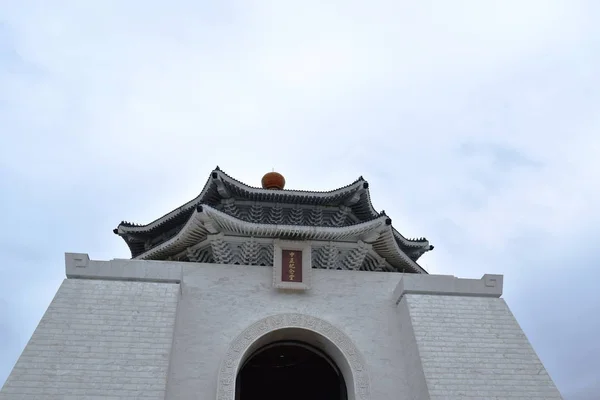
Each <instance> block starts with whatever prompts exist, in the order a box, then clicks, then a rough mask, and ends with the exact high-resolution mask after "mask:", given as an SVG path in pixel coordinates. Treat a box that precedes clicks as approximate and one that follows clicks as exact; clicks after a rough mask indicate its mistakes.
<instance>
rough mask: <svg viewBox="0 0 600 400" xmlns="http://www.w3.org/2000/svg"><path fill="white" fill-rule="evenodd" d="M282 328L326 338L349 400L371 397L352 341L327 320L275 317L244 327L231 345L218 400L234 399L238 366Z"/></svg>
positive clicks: (364, 365) (220, 378) (366, 374)
mask: <svg viewBox="0 0 600 400" xmlns="http://www.w3.org/2000/svg"><path fill="white" fill-rule="evenodd" d="M283 329H300V330H305V331H310V332H312V333H314V334H316V335H315V336H317V337H318V336H320V337H321V338H323V339H325V341H326V342H328V343H329V345H331V346H333V347H334V348H335V349H336V351H335V352H336V353H338V354H329V356H330V357H331V358H332V359H333V360H334V361H335V362H336V363H337V364H338V367H339V368H340V370H341V371H342V373H343V374H344V379H345V381H346V384H347V385H348V398H349V399H355V400H368V399H369V398H370V385H369V376H368V373H367V368H366V364H365V361H364V358H363V357H362V355H361V353H360V351H359V350H358V349H357V348H356V346H355V345H354V343H353V342H352V340H351V339H350V338H349V337H348V335H346V334H345V333H344V332H342V331H341V330H340V329H338V328H336V327H335V326H333V325H332V324H330V323H329V322H327V321H324V320H322V319H320V318H316V317H313V316H310V315H306V314H276V315H271V316H269V317H266V318H263V319H261V320H260V321H257V322H255V323H254V324H252V325H250V326H249V327H248V328H246V329H245V330H244V331H243V332H242V333H241V334H240V335H238V336H237V337H236V338H235V340H234V341H233V342H232V343H231V345H230V347H229V349H228V350H227V353H226V355H225V358H224V359H223V361H222V362H221V366H220V368H219V377H218V383H217V400H234V399H235V380H236V376H237V373H238V371H239V368H240V365H241V364H242V363H243V362H244V359H245V358H246V357H248V356H249V354H248V353H251V352H252V349H251V347H252V346H253V345H254V344H256V343H257V341H258V340H259V339H261V338H262V337H264V336H265V335H268V334H270V333H275V332H277V331H280V330H283Z"/></svg>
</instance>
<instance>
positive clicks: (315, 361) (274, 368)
mask: <svg viewBox="0 0 600 400" xmlns="http://www.w3.org/2000/svg"><path fill="white" fill-rule="evenodd" d="M235 397H236V399H237V400H276V399H277V400H280V399H286V400H300V399H302V400H306V399H311V400H347V399H348V396H347V393H346V383H345V382H344V377H343V375H342V373H341V372H340V370H339V369H338V367H337V366H336V365H335V363H334V362H333V361H332V360H331V359H329V357H328V356H327V355H326V354H324V353H323V352H321V351H320V350H318V349H316V348H315V347H313V346H310V345H308V344H306V343H303V342H299V341H279V342H274V343H270V344H268V345H266V346H263V347H262V348H260V349H258V350H257V351H255V352H254V353H253V354H252V355H251V356H250V357H248V359H247V360H246V362H245V363H244V364H243V365H242V367H241V368H240V371H239V373H238V376H237V379H236V396H235Z"/></svg>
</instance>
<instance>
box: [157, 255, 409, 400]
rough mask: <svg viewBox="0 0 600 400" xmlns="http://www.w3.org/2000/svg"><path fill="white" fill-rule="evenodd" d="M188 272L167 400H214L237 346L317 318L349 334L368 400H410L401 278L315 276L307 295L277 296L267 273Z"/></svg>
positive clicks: (197, 267) (202, 267)
mask: <svg viewBox="0 0 600 400" xmlns="http://www.w3.org/2000/svg"><path fill="white" fill-rule="evenodd" d="M183 268H184V269H183V280H182V282H183V283H182V297H181V300H180V303H179V311H178V317H177V329H176V335H175V340H174V347H173V355H172V360H171V369H170V375H169V382H168V385H167V394H168V395H167V399H181V400H184V399H194V400H214V399H215V398H216V391H217V375H218V370H219V366H220V364H221V362H222V361H223V359H224V358H225V355H226V353H227V351H228V349H229V346H230V345H231V344H232V343H233V342H234V340H235V338H236V337H237V336H238V335H239V334H241V333H242V332H244V330H245V329H246V328H248V327H249V326H251V325H252V324H254V323H255V322H257V321H259V320H261V319H262V318H266V317H268V316H270V315H274V314H281V313H300V314H305V315H310V316H313V317H317V318H320V319H323V320H325V321H327V322H329V323H330V324H332V325H334V326H336V327H337V328H338V329H340V330H341V331H342V332H344V333H345V334H346V335H347V336H348V337H349V338H350V340H352V342H353V343H354V345H355V346H356V347H357V349H358V350H359V351H360V352H361V353H362V355H363V357H364V359H365V362H366V365H367V369H368V374H369V377H370V391H371V397H370V398H371V399H373V400H392V399H393V400H397V399H408V398H409V397H408V396H409V392H408V385H407V382H406V376H407V369H409V368H414V367H415V366H413V365H409V364H408V363H406V362H405V357H404V354H403V344H402V343H401V340H400V339H399V336H400V327H401V325H402V321H401V320H400V319H399V318H398V314H397V312H396V305H395V303H394V301H393V298H392V293H393V291H394V288H395V287H396V285H397V284H398V282H399V280H400V277H401V274H397V273H382V272H365V271H334V270H313V271H311V273H312V274H313V275H312V280H311V289H310V290H309V291H307V292H304V293H303V292H281V291H278V290H276V289H274V288H273V287H272V281H273V278H272V269H271V268H270V267H259V266H239V265H214V264H185V265H184V267H183ZM417 367H418V366H417Z"/></svg>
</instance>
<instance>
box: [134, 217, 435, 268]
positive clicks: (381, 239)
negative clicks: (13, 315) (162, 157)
mask: <svg viewBox="0 0 600 400" xmlns="http://www.w3.org/2000/svg"><path fill="white" fill-rule="evenodd" d="M221 232H222V233H227V234H234V235H244V236H261V237H290V238H291V239H301V240H302V239H303V240H323V241H326V240H348V241H355V240H356V241H358V240H363V239H364V240H366V238H367V237H369V236H372V235H373V234H376V236H377V239H376V240H374V242H373V243H371V244H372V245H373V248H374V249H375V251H376V252H377V253H378V254H380V255H381V256H382V257H384V258H386V259H387V260H388V262H390V264H391V265H393V266H394V267H396V268H398V269H405V268H406V267H408V268H409V269H411V270H413V271H414V272H416V273H425V274H426V273H427V271H425V270H424V269H423V268H421V266H419V265H418V264H417V263H416V262H414V261H413V260H411V259H410V257H408V255H406V254H405V253H404V252H403V251H402V249H400V247H399V246H398V244H397V243H396V241H395V238H394V234H393V228H392V227H391V220H390V219H389V218H387V217H386V216H381V217H379V218H376V219H373V220H371V221H367V222H363V223H360V224H356V225H351V226H347V227H315V226H297V225H270V224H258V223H252V222H247V221H243V220H241V219H238V218H235V217H232V216H231V215H228V214H226V213H224V212H221V211H218V210H216V209H214V208H212V207H210V206H206V205H202V206H198V207H197V208H196V209H195V210H194V211H193V214H192V216H191V217H190V219H189V220H188V222H187V223H186V224H185V226H184V227H183V228H182V229H181V231H180V232H179V233H178V234H177V235H175V236H174V237H172V238H171V239H169V240H167V241H165V242H164V243H162V244H160V245H158V246H156V247H154V248H152V249H150V250H148V251H146V252H144V253H142V254H140V255H139V256H137V257H135V259H138V260H153V259H159V258H164V257H169V256H172V255H174V254H177V253H180V252H181V251H184V250H185V249H186V248H188V247H190V246H193V245H195V244H197V243H200V242H202V241H204V240H205V239H206V238H207V236H208V235H209V234H211V233H221Z"/></svg>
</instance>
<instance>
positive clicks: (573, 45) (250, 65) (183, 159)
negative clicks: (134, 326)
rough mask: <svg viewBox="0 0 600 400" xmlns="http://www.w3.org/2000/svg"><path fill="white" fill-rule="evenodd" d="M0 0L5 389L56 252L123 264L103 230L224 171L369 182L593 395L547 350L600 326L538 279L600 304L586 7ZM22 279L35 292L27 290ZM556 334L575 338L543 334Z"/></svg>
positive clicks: (574, 365)
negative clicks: (500, 300)
mask: <svg viewBox="0 0 600 400" xmlns="http://www.w3.org/2000/svg"><path fill="white" fill-rule="evenodd" d="M1 7H2V8H0V11H2V15H5V16H6V17H5V19H4V20H3V21H2V22H1V23H0V88H2V90H0V127H1V128H0V129H1V131H0V191H1V192H2V193H3V196H2V198H1V200H0V204H1V205H2V206H3V208H4V209H7V210H11V212H9V213H7V215H6V216H5V220H4V224H5V225H4V226H5V227H6V229H5V230H4V232H2V233H0V242H1V243H2V248H1V249H0V254H1V255H2V257H3V265H2V266H1V267H0V272H2V274H3V275H5V276H8V277H9V279H2V280H0V290H1V291H0V293H3V294H2V295H0V300H2V302H0V304H2V305H3V308H4V309H6V310H11V311H9V313H10V316H9V317H8V318H7V320H8V322H7V324H8V326H5V327H3V328H2V329H1V330H0V335H6V333H4V332H9V335H10V338H12V339H10V340H11V342H10V343H11V344H10V345H9V346H10V348H7V347H4V348H2V350H1V351H2V354H3V357H2V359H10V360H12V361H9V362H8V363H3V364H2V365H1V366H0V381H2V380H3V377H5V376H7V375H8V372H9V370H10V368H11V367H12V365H8V364H10V363H11V362H13V361H14V360H16V358H17V356H18V352H19V351H20V349H22V348H23V347H24V345H25V341H26V340H27V338H28V337H29V335H30V333H31V332H32V330H33V326H35V323H36V321H37V320H39V318H40V317H41V315H42V313H43V310H44V308H45V307H46V306H47V305H48V303H49V301H50V299H51V298H52V295H53V293H54V292H55V290H56V287H57V285H58V283H59V282H60V280H61V279H62V277H63V276H64V273H63V260H62V253H63V252H65V251H80V252H88V253H90V255H91V256H92V258H98V259H102V258H103V259H109V258H113V257H127V255H128V254H127V252H126V248H125V246H124V244H122V243H121V242H119V241H118V240H117V238H115V237H114V236H113V235H112V234H111V232H110V231H111V230H112V228H114V227H115V225H116V224H117V223H118V222H119V221H120V220H121V219H128V220H133V221H136V222H140V223H144V222H149V221H151V220H153V219H154V218H156V217H157V216H160V215H163V214H164V213H165V212H167V211H169V210H171V209H174V208H175V207H178V206H179V205H181V204H182V203H183V202H185V201H187V200H188V199H191V198H193V197H194V196H195V195H196V194H197V193H198V192H199V191H200V190H201V187H202V186H203V184H204V182H205V180H206V178H207V176H208V172H209V171H210V170H211V169H212V168H214V166H215V165H220V166H221V167H222V168H223V169H225V171H226V172H228V173H230V174H231V175H233V176H235V177H236V178H238V179H240V180H242V181H244V182H247V183H250V184H258V182H259V179H260V177H261V176H262V174H263V173H264V172H265V171H268V170H270V169H271V168H276V169H278V170H280V171H282V172H284V173H285V175H286V178H287V181H288V184H289V186H290V187H297V188H302V189H316V190H327V189H332V188H334V187H337V186H341V185H344V184H346V183H348V182H351V181H353V180H354V179H356V178H357V177H358V176H359V175H363V176H364V177H365V178H366V179H368V180H369V181H370V183H371V188H372V197H373V201H374V204H375V206H376V207H377V208H378V209H385V210H386V212H387V213H388V215H390V216H391V217H392V218H393V220H394V226H396V227H397V228H398V229H399V230H400V231H401V232H403V233H405V234H406V235H408V236H427V237H428V238H429V239H430V240H431V242H432V243H433V244H434V245H436V250H435V251H434V252H432V253H430V254H427V255H426V256H424V257H423V263H424V265H425V266H426V267H427V268H428V270H430V271H431V272H434V273H450V274H455V275H458V276H470V277H479V276H481V275H482V274H483V273H486V272H490V273H504V274H506V288H507V289H506V295H505V297H506V299H507V301H508V302H509V305H510V306H511V307H512V308H513V310H514V311H515V314H516V315H517V316H518V317H519V321H520V322H521V323H522V324H524V329H525V330H526V333H527V334H528V335H529V337H530V339H531V341H532V343H533V344H534V347H535V348H536V350H537V351H538V353H539V354H540V356H541V357H542V359H543V360H544V361H545V362H546V364H547V365H549V367H548V368H549V370H550V372H551V374H552V376H553V378H554V379H555V380H556V381H557V384H558V385H559V388H561V390H563V392H565V394H567V393H569V395H571V394H572V396H574V397H573V398H577V397H576V396H577V394H576V392H577V391H581V392H582V393H583V392H584V391H585V390H588V389H589V387H590V385H592V383H590V382H591V380H589V379H587V378H586V379H587V380H580V381H576V379H575V377H576V376H583V372H584V371H587V369H586V368H588V366H590V368H591V367H593V371H595V372H600V370H598V369H597V368H598V366H597V365H594V364H593V360H590V359H589V358H586V357H585V355H586V354H588V352H587V350H586V349H587V348H589V346H592V345H593V338H591V337H587V336H585V335H584V336H583V337H584V338H585V339H581V340H578V341H575V342H574V343H572V344H569V345H568V346H567V347H566V350H564V351H562V350H561V351H557V350H556V346H555V345H554V343H555V342H556V341H561V343H564V341H563V340H562V339H563V336H568V335H569V334H573V332H575V331H576V332H577V333H579V334H582V333H583V330H584V328H585V329H587V328H588V327H589V328H592V325H588V324H587V323H585V322H584V321H583V319H584V318H581V319H572V320H571V319H569V318H570V316H571V315H572V313H569V311H568V310H569V309H568V308H561V309H560V310H561V312H560V313H558V312H557V313H556V314H554V315H552V312H551V310H553V309H554V308H550V306H549V304H553V305H554V303H556V301H557V300H556V294H555V292H551V291H544V290H542V289H540V288H545V287H556V288H557V290H559V289H558V288H560V287H564V289H563V292H562V293H564V294H563V295H562V297H561V298H565V299H568V301H566V300H565V301H566V304H568V305H569V306H572V307H575V305H576V304H586V305H587V306H586V307H589V308H586V310H590V313H591V312H592V311H591V310H593V308H592V307H593V306H596V307H597V306H598V305H599V304H598V300H595V298H594V297H593V295H592V294H591V292H589V291H578V290H577V289H576V287H577V285H578V283H577V282H578V281H577V280H576V279H575V278H574V277H575V276H586V275H587V274H590V273H592V271H593V269H592V268H593V265H594V260H597V255H598V253H597V250H596V249H594V248H593V246H588V245H587V244H588V243H590V242H592V238H594V237H596V236H597V234H598V229H597V228H596V227H597V226H598V221H599V219H600V218H599V216H600V213H599V212H598V211H597V208H596V206H595V205H596V204H597V203H598V202H599V201H600V195H599V193H600V191H599V190H598V189H597V185H594V182H595V181H596V180H597V176H599V175H600V163H599V162H598V161H597V154H598V153H599V152H600V148H599V147H600V140H598V139H597V138H596V132H598V130H599V128H600V117H598V113H597V110H598V108H599V107H600V82H599V80H598V78H597V77H596V73H595V71H597V70H598V68H599V64H600V62H599V61H600V60H599V56H598V54H600V52H599V51H598V50H600V49H598V44H597V43H596V41H595V38H596V37H598V34H600V32H598V28H597V26H596V25H597V24H596V22H595V20H594V18H593V16H594V15H598V11H599V10H598V5H596V4H595V3H593V2H585V1H560V0H551V1H537V0H532V1H528V2H525V3H523V2H517V1H516V0H514V1H513V0H509V1H491V2H479V1H474V0H473V1H467V0H462V1H454V2H446V1H432V2H408V1H403V2H397V1H384V0H381V1H375V2H371V3H370V4H369V6H368V7H366V6H365V5H364V3H363V2H358V1H345V2H341V1H331V2H325V3H323V2H316V1H312V2H311V1H307V2H302V3H297V4H292V3H291V2H252V3H249V2H242V1H222V2H195V3H192V2H184V1H180V2H173V3H171V4H169V6H168V7H167V6H165V4H164V3H160V2H153V1H150V2H135V1H130V2H127V3H125V4H123V2H115V1H104V2H95V3H86V4H85V7H84V6H83V5H82V4H81V3H80V2H75V1H66V0H65V1H55V2H52V5H51V6H50V5H49V4H48V3H47V2H42V1H23V2H12V3H10V4H8V3H7V4H6V5H3V6H1ZM574 254H577V255H578V257H579V256H580V258H579V259H578V261H577V262H573V261H571V256H572V255H574ZM557 260H561V261H560V262H559V261H557ZM564 279H567V281H569V282H573V285H572V286H564V285H561V282H562V281H563V280H564ZM14 281H17V282H28V284H27V285H19V286H20V289H19V292H18V295H16V296H15V293H16V290H15V288H14V285H13V284H12V283H7V282H14ZM532 288H536V289H535V290H536V296H535V298H530V296H529V295H528V294H529V293H530V291H531V290H532ZM4 293H7V295H5V294H4ZM561 301H562V300H561ZM552 307H554V306H552ZM19 308H22V309H23V311H22V312H15V311H14V310H18V309H19ZM527 321H529V322H527ZM549 321H551V322H552V323H555V324H561V323H562V324H563V325H567V323H565V321H568V325H569V326H573V327H574V331H572V332H569V331H560V333H559V330H556V329H543V330H542V329H541V327H542V326H548V325H547V324H548V323H549ZM589 324H591V322H590V323H589ZM3 337H4V336H3ZM586 346H587V347H586ZM571 355H577V356H579V357H580V358H577V357H575V356H573V357H571ZM553 357H556V358H557V359H558V361H555V360H553ZM5 364H6V365H5ZM582 379H583V378H582Z"/></svg>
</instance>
